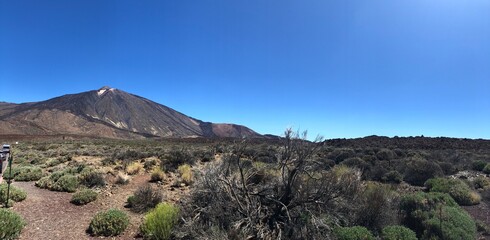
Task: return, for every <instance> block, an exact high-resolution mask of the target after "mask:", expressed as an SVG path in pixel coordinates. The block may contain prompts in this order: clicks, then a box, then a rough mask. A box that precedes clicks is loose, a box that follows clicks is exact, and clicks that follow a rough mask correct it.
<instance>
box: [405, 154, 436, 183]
mask: <svg viewBox="0 0 490 240" xmlns="http://www.w3.org/2000/svg"><path fill="white" fill-rule="evenodd" d="M442 175H443V173H442V169H441V167H440V166H439V165H437V164H435V163H433V162H429V161H427V160H424V159H414V160H411V161H410V162H409V163H408V164H407V166H406V169H405V173H404V176H403V179H404V180H405V181H406V182H407V183H409V184H412V185H416V186H423V185H424V183H425V182H426V181H427V180H429V179H431V178H434V177H439V176H442Z"/></svg>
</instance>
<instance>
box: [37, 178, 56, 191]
mask: <svg viewBox="0 0 490 240" xmlns="http://www.w3.org/2000/svg"><path fill="white" fill-rule="evenodd" d="M34 185H35V186H36V187H38V188H42V189H51V188H52V187H53V185H54V182H53V180H51V178H50V177H49V176H46V177H42V178H41V179H39V180H38V181H37V182H36V183H35V184H34Z"/></svg>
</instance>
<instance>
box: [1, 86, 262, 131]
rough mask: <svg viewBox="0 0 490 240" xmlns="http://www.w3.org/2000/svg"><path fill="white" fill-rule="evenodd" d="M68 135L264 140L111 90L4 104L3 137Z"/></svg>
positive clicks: (235, 128)
mask: <svg viewBox="0 0 490 240" xmlns="http://www.w3.org/2000/svg"><path fill="white" fill-rule="evenodd" d="M63 134H67V135H80V136H93V137H107V138H195V137H203V138H243V137H248V138H258V137H262V135H260V134H258V133H256V132H255V131H253V130H251V129H250V128H247V127H245V126H241V125H236V124H217V123H210V122H204V121H201V120H198V119H195V118H192V117H189V116H187V115H185V114H183V113H180V112H178V111H176V110H174V109H172V108H169V107H167V106H164V105H161V104H158V103H156V102H153V101H151V100H148V99H146V98H143V97H140V96H136V95H133V94H130V93H127V92H125V91H122V90H119V89H115V88H111V87H108V86H104V87H102V88H100V89H98V90H92V91H88V92H82V93H77V94H67V95H63V96H60V97H55V98H52V99H49V100H46V101H41V102H34V103H23V104H12V103H5V102H0V135H63Z"/></svg>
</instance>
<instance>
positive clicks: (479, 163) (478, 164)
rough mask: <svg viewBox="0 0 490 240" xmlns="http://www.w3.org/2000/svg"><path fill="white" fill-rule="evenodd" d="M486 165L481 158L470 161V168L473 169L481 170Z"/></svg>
mask: <svg viewBox="0 0 490 240" xmlns="http://www.w3.org/2000/svg"><path fill="white" fill-rule="evenodd" d="M486 165H487V163H486V162H484V161H482V160H478V161H474V162H472V163H471V169H473V170H475V171H483V169H484V168H485V166H486Z"/></svg>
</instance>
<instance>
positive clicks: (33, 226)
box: [13, 175, 149, 240]
mask: <svg viewBox="0 0 490 240" xmlns="http://www.w3.org/2000/svg"><path fill="white" fill-rule="evenodd" d="M148 179H149V178H148V176H143V175H141V176H137V177H135V178H134V179H133V181H131V182H130V183H129V184H128V185H123V186H117V187H108V188H107V189H105V190H104V191H103V192H102V193H100V194H99V197H98V199H97V200H96V201H95V202H92V203H89V204H87V205H84V206H76V205H74V204H71V203H70V200H71V196H72V193H65V192H54V191H49V190H45V189H40V188H37V187H36V186H34V182H14V183H13V185H14V186H16V187H20V188H22V189H24V190H25V191H26V192H27V199H26V200H24V201H22V202H20V203H16V204H14V207H13V210H14V211H15V212H17V213H19V214H20V215H21V216H22V217H23V218H24V220H25V221H26V222H27V226H26V227H25V228H24V230H23V231H22V233H21V235H20V238H19V239H21V240H32V239H43V240H55V239H56V240H57V239H60V240H61V239H101V237H91V236H90V235H88V234H87V233H86V230H87V228H88V226H89V224H90V221H91V219H92V217H93V216H94V215H95V214H96V213H97V212H98V211H102V210H107V209H109V208H117V209H121V210H123V211H125V212H127V213H128V215H129V216H130V219H131V220H130V222H131V223H130V226H129V227H128V229H126V231H125V232H124V234H123V235H121V236H118V237H115V238H114V237H111V238H106V239H134V238H135V237H136V236H137V234H138V226H139V225H140V223H141V218H142V215H139V214H135V213H132V212H130V211H128V210H127V209H125V208H124V204H125V201H126V199H127V197H128V196H129V195H131V194H132V193H133V192H134V190H135V189H136V188H137V187H138V186H140V185H142V184H144V183H145V182H148Z"/></svg>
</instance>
